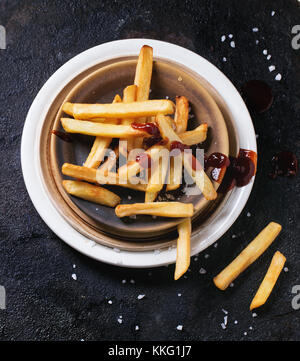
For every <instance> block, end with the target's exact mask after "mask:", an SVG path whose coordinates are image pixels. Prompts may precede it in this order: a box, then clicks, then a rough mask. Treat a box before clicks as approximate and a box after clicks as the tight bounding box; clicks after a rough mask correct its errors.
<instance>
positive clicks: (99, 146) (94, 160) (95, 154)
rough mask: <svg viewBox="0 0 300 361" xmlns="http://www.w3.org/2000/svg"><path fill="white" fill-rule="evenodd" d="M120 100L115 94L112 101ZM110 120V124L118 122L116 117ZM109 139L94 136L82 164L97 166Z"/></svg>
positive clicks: (118, 101)
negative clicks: (91, 145) (90, 147)
mask: <svg viewBox="0 0 300 361" xmlns="http://www.w3.org/2000/svg"><path fill="white" fill-rule="evenodd" d="M121 101H122V99H121V97H120V95H118V94H117V95H116V96H115V97H114V100H113V103H120V102H121ZM110 122H111V124H118V120H117V119H110ZM111 141H112V138H105V137H96V138H95V140H94V144H93V147H92V149H91V151H90V153H89V155H88V157H87V159H86V161H85V162H84V166H85V167H89V168H98V167H99V165H100V164H101V162H102V160H103V158H104V156H105V153H106V149H107V148H108V147H109V145H110V143H111Z"/></svg>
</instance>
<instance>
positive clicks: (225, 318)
mask: <svg viewBox="0 0 300 361" xmlns="http://www.w3.org/2000/svg"><path fill="white" fill-rule="evenodd" d="M227 320H228V316H224V325H225V326H226V325H227Z"/></svg>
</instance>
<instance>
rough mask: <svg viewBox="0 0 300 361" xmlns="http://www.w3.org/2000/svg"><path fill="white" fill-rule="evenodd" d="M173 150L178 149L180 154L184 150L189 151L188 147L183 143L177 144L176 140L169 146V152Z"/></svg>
mask: <svg viewBox="0 0 300 361" xmlns="http://www.w3.org/2000/svg"><path fill="white" fill-rule="evenodd" d="M173 149H179V150H180V152H183V151H184V150H185V149H190V147H189V146H188V145H186V144H184V143H181V142H178V141H177V140H174V141H173V142H172V143H171V144H170V151H172V150H173Z"/></svg>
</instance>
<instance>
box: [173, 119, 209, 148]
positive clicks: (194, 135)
mask: <svg viewBox="0 0 300 361" xmlns="http://www.w3.org/2000/svg"><path fill="white" fill-rule="evenodd" d="M206 136H207V124H201V125H199V127H197V128H195V129H193V130H189V131H187V132H184V133H182V134H180V135H179V137H180V139H181V141H182V143H184V144H186V145H194V144H198V143H202V142H204V141H205V140H206Z"/></svg>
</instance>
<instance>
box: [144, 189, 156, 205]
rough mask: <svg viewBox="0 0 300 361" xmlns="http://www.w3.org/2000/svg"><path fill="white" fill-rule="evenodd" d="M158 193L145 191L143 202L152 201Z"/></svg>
mask: <svg viewBox="0 0 300 361" xmlns="http://www.w3.org/2000/svg"><path fill="white" fill-rule="evenodd" d="M157 195H158V192H147V190H146V192H145V203H150V202H154V201H155V199H156V197H157Z"/></svg>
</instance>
